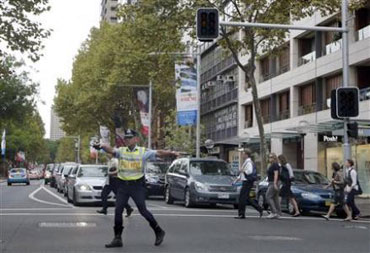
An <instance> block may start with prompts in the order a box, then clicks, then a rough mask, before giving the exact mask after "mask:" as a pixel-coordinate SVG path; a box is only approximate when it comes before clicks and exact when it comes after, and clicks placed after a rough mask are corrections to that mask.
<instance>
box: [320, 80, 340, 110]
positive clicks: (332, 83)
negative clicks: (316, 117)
mask: <svg viewBox="0 0 370 253" xmlns="http://www.w3.org/2000/svg"><path fill="white" fill-rule="evenodd" d="M342 81H343V78H342V74H339V75H335V76H330V77H327V78H326V79H325V97H324V101H326V104H325V105H324V109H329V108H330V100H331V99H330V98H331V91H332V90H335V89H336V88H339V87H342Z"/></svg>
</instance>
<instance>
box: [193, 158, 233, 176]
mask: <svg viewBox="0 0 370 253" xmlns="http://www.w3.org/2000/svg"><path fill="white" fill-rule="evenodd" d="M190 173H191V174H192V175H195V176H196V175H209V176H231V175H232V173H231V169H230V167H229V166H228V164H227V163H224V162H218V161H194V162H190Z"/></svg>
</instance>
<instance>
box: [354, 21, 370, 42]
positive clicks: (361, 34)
mask: <svg viewBox="0 0 370 253" xmlns="http://www.w3.org/2000/svg"><path fill="white" fill-rule="evenodd" d="M357 38H358V40H364V39H366V38H370V25H368V26H365V27H364V28H362V29H360V30H358V31H357Z"/></svg>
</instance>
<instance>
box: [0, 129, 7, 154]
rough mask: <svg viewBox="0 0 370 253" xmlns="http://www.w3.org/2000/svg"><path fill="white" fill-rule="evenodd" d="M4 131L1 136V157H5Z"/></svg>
mask: <svg viewBox="0 0 370 253" xmlns="http://www.w3.org/2000/svg"><path fill="white" fill-rule="evenodd" d="M5 135H6V131H5V129H4V131H3V135H2V137H1V155H2V156H5V149H6V140H5Z"/></svg>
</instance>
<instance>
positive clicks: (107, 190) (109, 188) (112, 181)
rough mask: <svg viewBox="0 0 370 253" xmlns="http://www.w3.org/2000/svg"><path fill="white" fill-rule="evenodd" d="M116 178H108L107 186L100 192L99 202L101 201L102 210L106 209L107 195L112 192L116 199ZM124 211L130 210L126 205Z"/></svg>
mask: <svg viewBox="0 0 370 253" xmlns="http://www.w3.org/2000/svg"><path fill="white" fill-rule="evenodd" d="M118 180H119V179H118V178H117V177H112V176H110V178H109V184H106V185H104V187H103V190H102V192H101V201H102V206H103V209H104V210H107V209H108V195H109V194H110V193H111V192H112V191H113V192H114V195H116V198H117V182H118ZM124 208H126V210H130V209H132V208H131V206H130V205H129V204H128V203H127V205H126V206H124Z"/></svg>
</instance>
